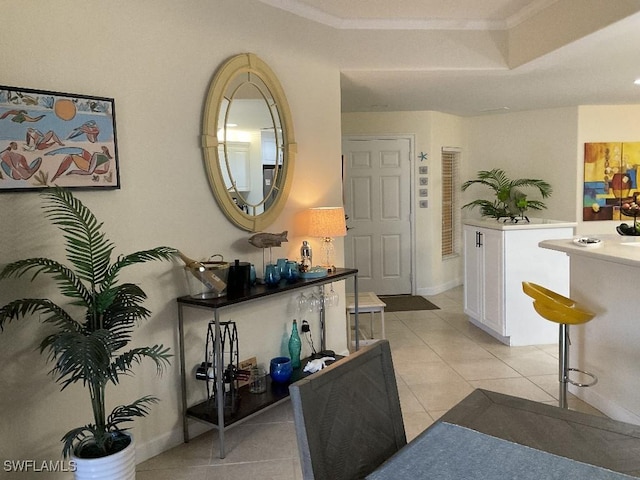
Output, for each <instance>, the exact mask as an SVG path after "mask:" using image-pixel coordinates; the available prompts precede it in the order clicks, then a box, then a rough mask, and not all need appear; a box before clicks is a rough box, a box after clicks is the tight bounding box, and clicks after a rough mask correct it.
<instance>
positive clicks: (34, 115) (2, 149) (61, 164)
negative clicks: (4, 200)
mask: <svg viewBox="0 0 640 480" xmlns="http://www.w3.org/2000/svg"><path fill="white" fill-rule="evenodd" d="M53 185H58V186H61V187H67V188H102V189H104V188H120V176H119V171H118V149H117V144H116V122H115V110H114V101H113V99H111V98H101V97H90V96H82V95H75V94H69V93H58V92H49V91H43V90H31V89H26V88H17V87H7V86H0V192H3V191H4V192H7V191H10V192H15V191H29V190H34V189H42V188H46V187H50V186H53Z"/></svg>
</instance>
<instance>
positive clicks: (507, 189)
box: [462, 168, 553, 221]
mask: <svg viewBox="0 0 640 480" xmlns="http://www.w3.org/2000/svg"><path fill="white" fill-rule="evenodd" d="M475 184H480V185H486V186H487V187H489V188H491V189H492V190H493V192H494V194H495V198H494V199H493V200H482V199H479V200H474V201H472V202H469V203H467V204H466V205H463V206H462V208H471V209H472V208H474V207H479V208H480V213H481V215H482V216H483V217H492V218H496V219H500V218H505V219H511V220H519V219H523V220H526V221H528V220H529V219H528V218H527V217H526V215H525V213H526V211H527V210H529V209H532V210H544V209H545V208H547V206H546V205H545V204H544V202H542V201H541V200H531V199H529V198H527V195H526V194H525V193H524V192H522V190H520V189H521V188H523V187H533V188H535V189H537V190H538V192H539V193H540V195H541V196H542V198H547V197H549V196H550V195H551V193H552V192H553V189H552V188H551V185H549V184H548V183H547V182H545V181H544V180H539V179H535V178H519V179H516V180H511V179H510V178H509V177H507V174H506V173H505V171H504V170H502V169H500V168H494V169H493V170H481V171H479V172H478V178H477V179H474V180H467V181H466V182H464V183H463V184H462V191H465V190H466V189H467V188H469V187H470V186H471V185H475Z"/></svg>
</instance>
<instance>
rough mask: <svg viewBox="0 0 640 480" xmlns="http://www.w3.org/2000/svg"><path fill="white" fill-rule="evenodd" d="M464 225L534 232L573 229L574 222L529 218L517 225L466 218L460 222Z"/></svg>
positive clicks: (488, 219) (500, 221)
mask: <svg viewBox="0 0 640 480" xmlns="http://www.w3.org/2000/svg"><path fill="white" fill-rule="evenodd" d="M462 223H463V224H464V225H471V226H474V227H481V228H490V229H493V230H534V229H542V228H563V227H569V228H575V227H576V225H577V224H576V222H567V221H563V220H550V219H546V218H534V217H529V222H528V223H527V222H526V221H520V222H518V223H512V222H511V221H509V220H508V219H507V221H506V222H505V221H504V220H503V219H499V220H498V219H495V218H479V219H473V218H468V219H465V220H463V221H462Z"/></svg>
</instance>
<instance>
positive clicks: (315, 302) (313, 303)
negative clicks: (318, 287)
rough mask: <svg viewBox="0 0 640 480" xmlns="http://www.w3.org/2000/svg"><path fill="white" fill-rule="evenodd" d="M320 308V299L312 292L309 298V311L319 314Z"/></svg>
mask: <svg viewBox="0 0 640 480" xmlns="http://www.w3.org/2000/svg"><path fill="white" fill-rule="evenodd" d="M321 308H322V299H321V298H320V297H319V296H318V294H316V293H315V292H313V293H312V294H311V296H310V297H309V311H310V312H319V311H320V309H321Z"/></svg>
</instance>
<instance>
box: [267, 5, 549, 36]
mask: <svg viewBox="0 0 640 480" xmlns="http://www.w3.org/2000/svg"><path fill="white" fill-rule="evenodd" d="M260 1H261V2H262V3H265V4H267V5H270V6H272V7H275V8H279V9H281V10H285V11H287V12H289V13H292V14H294V15H297V16H299V17H302V18H306V19H307V20H311V21H313V22H316V23H320V24H323V25H326V26H328V27H332V28H335V29H338V30H479V31H488V30H501V31H505V30H509V29H510V28H513V27H515V26H517V25H519V24H521V23H522V22H524V21H525V20H527V19H529V18H531V17H533V16H535V15H537V14H538V13H540V12H541V11H543V10H544V9H546V8H548V7H549V6H551V5H553V4H554V3H556V2H557V1H559V0H536V1H534V2H531V3H529V4H528V5H526V6H525V7H523V8H522V9H521V10H520V11H518V12H516V13H515V14H513V15H511V16H510V17H507V18H506V19H504V20H482V19H453V18H443V19H432V18H430V19H415V18H380V19H376V18H364V17H360V18H342V17H339V16H337V15H332V14H330V13H327V12H324V11H322V10H320V9H319V8H316V7H312V6H311V5H307V4H305V3H302V2H300V1H297V0H260Z"/></svg>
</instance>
